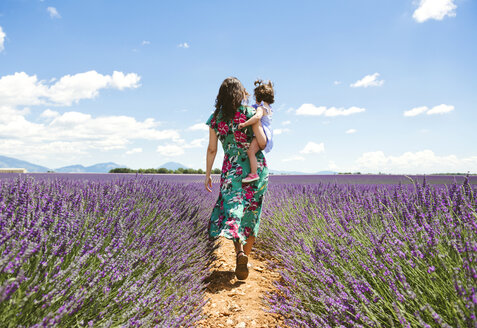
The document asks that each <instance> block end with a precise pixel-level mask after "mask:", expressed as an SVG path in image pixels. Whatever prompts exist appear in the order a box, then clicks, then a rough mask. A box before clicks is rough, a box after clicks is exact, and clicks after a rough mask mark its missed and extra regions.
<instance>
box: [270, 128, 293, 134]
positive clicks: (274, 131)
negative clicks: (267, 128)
mask: <svg viewBox="0 0 477 328" xmlns="http://www.w3.org/2000/svg"><path fill="white" fill-rule="evenodd" d="M288 132H290V129H288V128H284V129H280V128H279V129H273V134H274V135H279V134H282V133H288Z"/></svg>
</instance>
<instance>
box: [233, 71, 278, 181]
mask: <svg viewBox="0 0 477 328" xmlns="http://www.w3.org/2000/svg"><path fill="white" fill-rule="evenodd" d="M254 85H255V89H254V97H255V102H256V103H255V104H254V105H252V106H253V107H254V108H255V109H256V110H257V111H256V113H255V115H254V116H252V117H251V118H250V119H249V120H248V121H246V122H245V123H240V124H239V126H238V128H239V129H243V128H245V127H247V126H249V125H251V126H252V129H253V133H254V134H255V136H254V138H253V140H252V142H251V144H250V147H249V148H248V150H247V155H248V158H249V161H250V174H249V175H247V177H245V178H244V179H243V180H242V182H244V183H249V182H252V181H256V180H258V179H259V176H258V174H257V157H256V156H255V154H256V153H257V152H258V151H260V150H265V151H266V152H267V153H268V152H269V151H270V150H272V147H273V140H272V138H273V130H272V127H271V123H272V108H271V107H270V105H271V104H273V103H274V101H275V95H274V91H273V84H272V82H270V81H268V83H266V84H264V83H263V82H262V80H257V81H255V83H254Z"/></svg>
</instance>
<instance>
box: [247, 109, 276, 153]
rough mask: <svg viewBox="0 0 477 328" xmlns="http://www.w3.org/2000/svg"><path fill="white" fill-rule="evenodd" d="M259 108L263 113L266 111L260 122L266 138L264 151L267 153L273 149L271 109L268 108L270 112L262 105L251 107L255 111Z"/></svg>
mask: <svg viewBox="0 0 477 328" xmlns="http://www.w3.org/2000/svg"><path fill="white" fill-rule="evenodd" d="M259 106H262V107H263V109H264V110H265V111H267V115H263V116H262V119H261V122H262V127H263V132H265V136H266V137H267V145H266V146H265V149H264V151H265V152H267V153H268V152H269V151H270V150H272V148H273V129H272V113H273V111H272V107H270V111H268V109H267V107H265V106H263V103H262V104H260V105H258V104H253V105H252V107H253V108H255V109H257V108H258V107H259Z"/></svg>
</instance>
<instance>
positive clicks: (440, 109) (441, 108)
mask: <svg viewBox="0 0 477 328" xmlns="http://www.w3.org/2000/svg"><path fill="white" fill-rule="evenodd" d="M454 109H455V108H454V106H452V105H445V104H442V105H438V106H435V107H432V109H430V110H429V111H428V112H427V115H433V114H445V113H449V112H452V111H453V110H454Z"/></svg>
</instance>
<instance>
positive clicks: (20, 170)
mask: <svg viewBox="0 0 477 328" xmlns="http://www.w3.org/2000/svg"><path fill="white" fill-rule="evenodd" d="M0 173H27V170H26V169H23V168H8V167H7V168H0Z"/></svg>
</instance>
